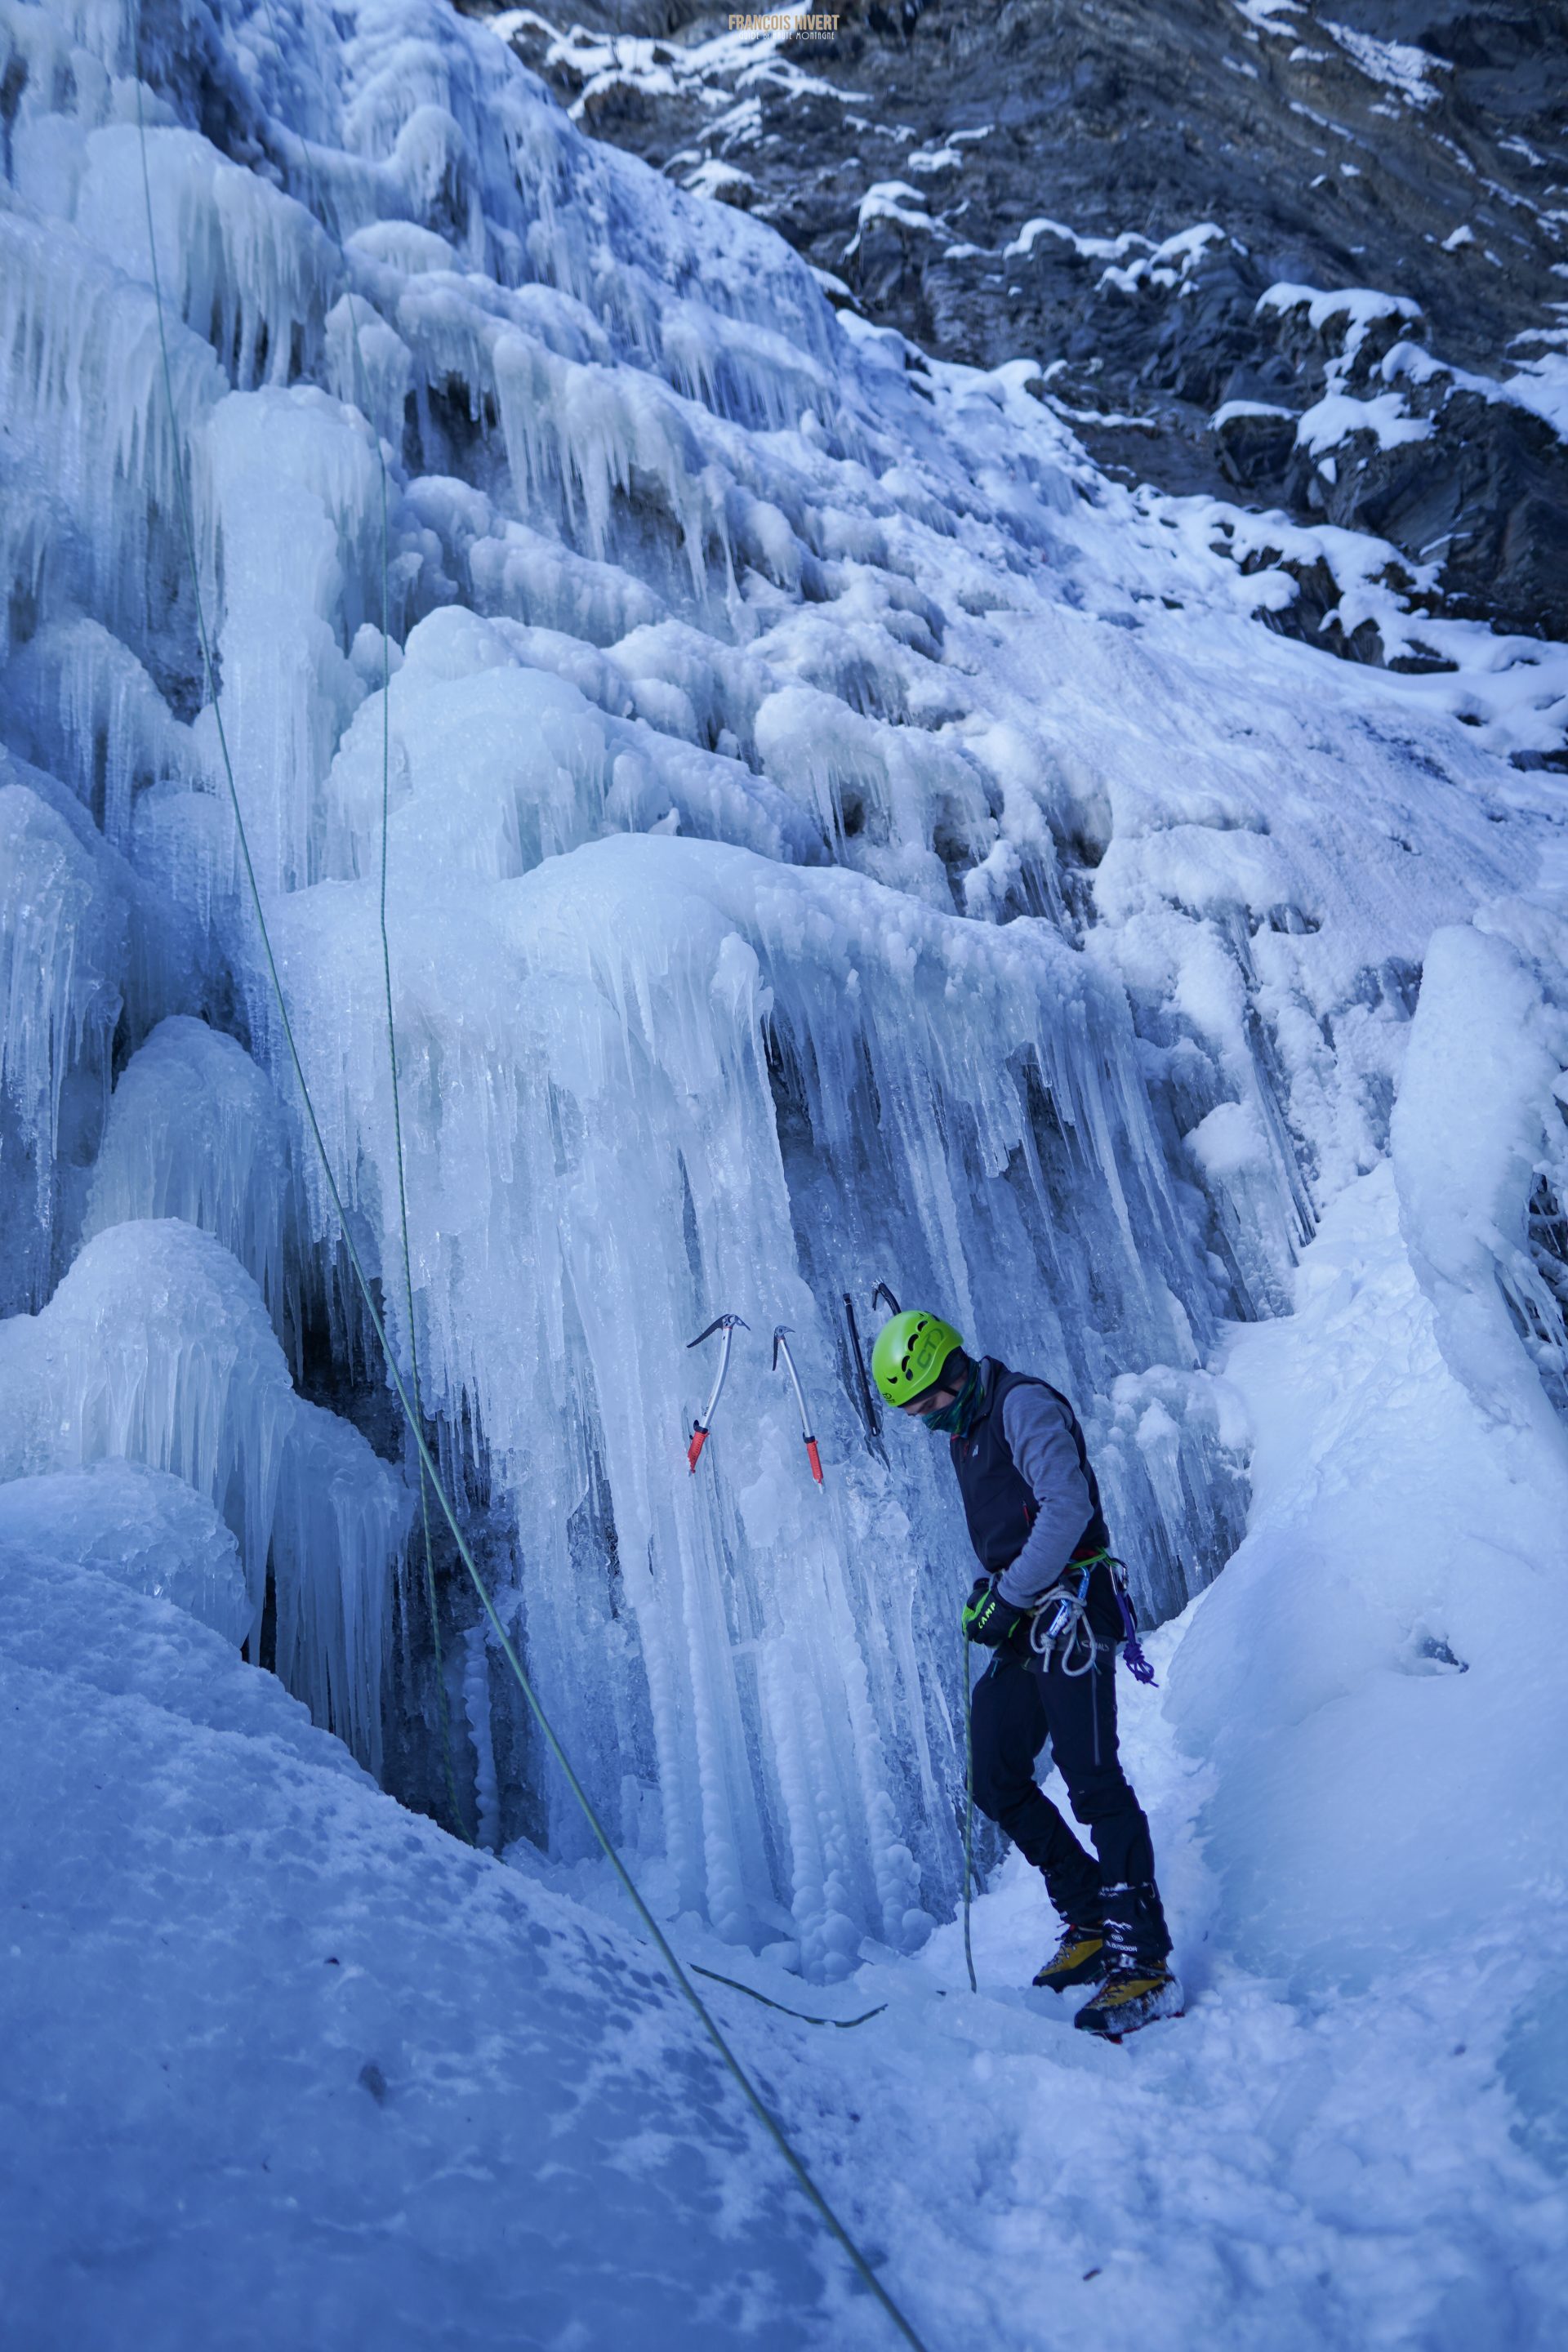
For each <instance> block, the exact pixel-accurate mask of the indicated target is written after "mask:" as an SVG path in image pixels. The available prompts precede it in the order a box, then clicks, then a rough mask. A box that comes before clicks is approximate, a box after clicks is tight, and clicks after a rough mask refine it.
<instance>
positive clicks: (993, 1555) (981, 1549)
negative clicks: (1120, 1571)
mask: <svg viewBox="0 0 1568 2352" xmlns="http://www.w3.org/2000/svg"><path fill="white" fill-rule="evenodd" d="M1020 1387H1029V1388H1037V1389H1044V1390H1045V1391H1046V1392H1047V1395H1049V1396H1053V1397H1055V1399H1056V1401H1057V1402H1058V1404H1059V1405H1060V1407H1061V1409H1062V1411H1063V1412H1064V1413H1065V1414H1066V1415H1067V1423H1068V1429H1069V1430H1070V1431H1071V1432H1072V1441H1073V1444H1075V1445H1076V1446H1077V1448H1078V1458H1079V1467H1080V1468H1081V1470H1082V1472H1083V1475H1084V1479H1085V1482H1086V1483H1087V1485H1088V1487H1089V1502H1090V1504H1091V1505H1092V1507H1093V1508H1092V1515H1091V1517H1090V1518H1089V1525H1088V1526H1087V1527H1086V1528H1085V1529H1084V1531H1083V1533H1082V1535H1081V1536H1080V1537H1079V1539H1078V1542H1077V1543H1076V1544H1075V1545H1074V1547H1073V1558H1074V1559H1084V1558H1087V1557H1088V1556H1089V1554H1090V1553H1092V1552H1097V1551H1109V1550H1110V1534H1109V1532H1108V1531H1107V1528H1106V1525H1105V1518H1104V1515H1103V1513H1102V1512H1101V1510H1100V1488H1099V1486H1098V1485H1097V1484H1096V1481H1095V1475H1094V1472H1093V1471H1092V1470H1091V1469H1090V1467H1089V1453H1088V1449H1087V1448H1086V1446H1085V1444H1084V1442H1083V1432H1082V1430H1081V1429H1080V1428H1079V1424H1078V1415H1077V1413H1075V1412H1074V1411H1073V1409H1072V1407H1071V1405H1070V1404H1068V1401H1067V1399H1066V1397H1065V1396H1063V1394H1062V1392H1061V1391H1060V1390H1059V1389H1054V1388H1052V1386H1051V1384H1050V1382H1049V1381H1042V1380H1037V1378H1036V1377H1035V1375H1034V1374H1033V1373H1032V1372H1010V1371H1009V1370H1007V1367H1006V1365H1005V1364H999V1363H998V1362H997V1361H996V1360H995V1358H994V1357H988V1358H987V1359H986V1360H985V1361H984V1364H983V1365H982V1367H981V1391H980V1398H979V1402H978V1404H977V1405H976V1408H975V1412H974V1418H973V1421H971V1423H970V1424H969V1427H968V1429H967V1431H966V1432H965V1433H964V1434H963V1436H962V1437H954V1438H952V1439H950V1440H949V1444H950V1445H951V1448H952V1466H953V1468H954V1470H955V1471H956V1472H957V1474H958V1491H959V1493H960V1494H961V1495H962V1496H963V1516H964V1517H965V1518H966V1519H967V1520H968V1522H969V1539H970V1541H971V1543H972V1544H973V1546H974V1549H975V1553H976V1555H977V1557H978V1559H979V1561H980V1565H981V1567H982V1568H983V1569H984V1570H986V1572H987V1573H988V1574H989V1575H992V1576H999V1575H1000V1574H1001V1572H1002V1570H1004V1569H1005V1568H1011V1566H1012V1565H1013V1562H1014V1561H1015V1560H1016V1559H1017V1557H1018V1554H1019V1553H1020V1552H1021V1551H1022V1550H1023V1549H1024V1545H1025V1542H1026V1538H1027V1536H1028V1533H1029V1529H1030V1528H1032V1527H1033V1526H1034V1524H1035V1518H1036V1515H1037V1511H1038V1508H1039V1506H1038V1505H1037V1502H1036V1500H1035V1496H1034V1490H1033V1489H1032V1487H1031V1486H1030V1485H1029V1482H1028V1480H1027V1479H1026V1477H1025V1476H1024V1475H1023V1473H1022V1471H1021V1470H1019V1469H1018V1468H1017V1466H1016V1464H1015V1462H1014V1460H1013V1457H1012V1455H1011V1454H1009V1453H1008V1451H1007V1440H1006V1436H1005V1433H1004V1431H1003V1428H1002V1402H1003V1399H1004V1398H1005V1396H1006V1394H1007V1392H1008V1391H1009V1390H1010V1389H1016V1388H1020Z"/></svg>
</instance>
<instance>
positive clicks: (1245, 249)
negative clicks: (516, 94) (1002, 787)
mask: <svg viewBox="0 0 1568 2352" xmlns="http://www.w3.org/2000/svg"><path fill="white" fill-rule="evenodd" d="M584 14H585V15H586V16H589V17H590V19H591V20H592V25H593V26H594V27H595V28H593V29H590V28H588V27H585V26H584V25H583V24H581V23H578V24H575V25H574V26H573V27H572V28H571V29H563V28H560V27H558V26H554V25H552V24H551V23H550V22H548V21H547V20H546V18H545V17H544V16H541V15H539V14H537V13H535V12H533V11H531V10H512V11H510V13H509V14H508V15H507V16H506V17H505V19H504V29H505V31H506V33H507V36H508V37H510V40H511V41H512V43H513V45H514V46H515V47H516V48H517V49H518V51H519V53H520V54H521V56H522V57H523V58H525V59H526V60H527V62H528V63H529V64H530V65H531V66H532V67H533V68H535V70H536V71H538V72H539V73H540V74H542V76H543V78H544V79H546V80H547V81H548V82H549V83H550V84H551V85H552V87H553V88H554V89H555V90H556V91H557V93H558V94H559V96H560V97H561V99H562V100H563V103H564V104H565V105H567V106H569V107H570V108H571V110H572V111H573V112H574V115H575V116H576V117H577V119H578V120H579V121H582V122H583V123H584V125H585V127H587V128H588V129H590V130H592V131H595V133H596V134H597V135H598V136H600V137H602V138H605V139H607V140H612V141H614V142H616V144H618V145H621V146H624V147H627V148H630V149H632V150H634V151H635V152H637V153H639V154H641V155H643V156H645V157H646V158H647V161H648V162H650V163H653V164H654V165H656V166H657V167H658V169H660V170H661V171H664V172H666V173H669V174H670V175H671V176H673V177H675V178H677V179H679V181H681V182H682V183H683V184H685V185H687V186H690V187H696V188H699V189H701V190H704V191H705V192H706V193H708V194H710V195H712V196H713V197H715V198H716V199H718V200H719V201H721V202H726V203H731V204H736V205H743V206H745V207H747V208H749V209H750V210H752V211H753V212H755V213H757V214H759V215H762V216H763V217H765V218H766V219H768V220H771V221H772V222H773V223H774V225H775V226H777V227H778V228H779V230H780V231H781V232H782V234H783V235H784V236H786V237H787V238H788V239H789V240H790V242H791V243H792V244H793V245H795V247H797V248H798V249H799V250H800V251H801V252H802V253H803V254H805V256H806V257H807V258H808V259H809V260H811V261H812V262H813V263H814V264H815V265H816V267H817V268H819V269H821V270H822V271H824V272H825V273H826V274H827V275H828V276H829V277H830V278H833V279H834V280H835V281H837V287H836V289H834V290H835V297H836V299H838V300H840V301H847V302H853V303H854V304H855V305H856V306H857V307H858V309H860V310H862V311H863V312H864V313H865V314H866V315H867V316H868V318H870V319H873V320H876V321H878V322H879V323H881V324H885V325H888V326H889V327H894V328H897V329H898V330H900V331H901V332H902V333H903V334H905V335H906V336H908V337H909V338H910V341H912V342H914V343H915V344H917V345H919V346H920V347H921V350H922V351H924V352H929V353H931V354H932V355H934V356H936V357H939V358H942V359H951V360H963V361H966V362H972V363H973V364H976V365H979V366H982V367H994V366H997V365H999V364H1001V363H1002V362H1006V361H1010V360H1014V359H1016V358H1017V357H1019V356H1020V355H1026V356H1027V357H1029V358H1030V359H1032V360H1033V361H1035V362H1037V391H1038V393H1039V395H1040V397H1042V398H1043V399H1045V400H1047V401H1048V402H1049V403H1050V404H1052V405H1053V406H1055V407H1057V408H1058V410H1059V411H1060V412H1061V413H1063V414H1065V415H1068V417H1069V418H1070V419H1071V421H1072V423H1073V425H1074V426H1075V428H1076V429H1077V430H1078V432H1079V434H1080V436H1081V437H1082V438H1083V440H1084V442H1085V443H1086V445H1087V446H1088V447H1089V449H1090V451H1091V452H1092V454H1093V455H1094V456H1095V457H1096V458H1097V459H1098V460H1099V461H1100V463H1101V464H1102V465H1104V466H1105V467H1108V468H1109V469H1110V470H1111V471H1113V472H1119V473H1121V475H1122V477H1123V478H1132V479H1146V480H1150V481H1152V482H1154V483H1156V484H1158V485H1160V486H1161V487H1163V488H1166V489H1172V490H1176V491H1183V492H1192V493H1199V494H1210V495H1213V496H1215V497H1216V498H1218V499H1222V500H1225V501H1227V502H1230V503H1231V504H1234V505H1237V506H1240V507H1242V508H1246V509H1258V510H1261V511H1265V512H1268V511H1278V512H1279V514H1280V516H1281V518H1282V519H1283V518H1286V517H1288V518H1290V519H1291V520H1293V521H1294V522H1295V523H1296V524H1297V525H1298V526H1307V527H1317V535H1316V536H1312V537H1309V538H1308V539H1307V540H1305V541H1301V542H1300V543H1297V544H1289V543H1287V538H1288V535H1287V534H1286V533H1285V531H1284V530H1282V529H1281V530H1277V531H1276V532H1275V533H1274V534H1273V536H1274V542H1275V543H1274V544H1273V545H1272V546H1271V547H1262V546H1260V545H1259V544H1258V543H1257V540H1256V534H1255V533H1251V534H1247V533H1244V534H1243V536H1244V537H1247V540H1248V546H1249V553H1248V555H1247V562H1249V563H1251V562H1261V561H1263V560H1264V559H1265V558H1266V557H1273V558H1277V557H1278V556H1279V555H1280V554H1281V553H1283V555H1284V557H1285V560H1286V562H1287V564H1288V566H1289V568H1290V570H1291V571H1292V572H1294V574H1295V576H1296V577H1297V579H1298V581H1299V583H1300V593H1298V596H1297V598H1296V600H1295V602H1294V604H1292V605H1290V606H1289V608H1288V609H1287V610H1285V611H1283V612H1281V613H1279V614H1274V615H1272V616H1271V618H1272V619H1273V621H1274V623H1275V625H1279V626H1281V627H1285V628H1288V629H1290V630H1292V631H1295V632H1299V633H1300V634H1303V635H1309V636H1310V637H1312V638H1314V639H1315V640H1317V641H1318V642H1321V643H1325V644H1328V645H1330V646H1332V648H1333V649H1334V650H1335V651H1338V652H1341V653H1343V654H1347V655H1350V656H1352V657H1355V658H1360V659H1363V660H1372V661H1378V660H1384V659H1389V658H1392V659H1394V660H1396V661H1398V662H1399V663H1400V664H1401V665H1402V666H1405V667H1422V666H1431V667H1446V666H1447V663H1446V657H1445V656H1444V655H1443V654H1442V652H1441V651H1440V650H1439V649H1437V648H1436V647H1435V646H1424V645H1423V644H1422V643H1421V641H1420V640H1419V637H1418V636H1416V637H1415V638H1410V637H1406V638H1405V640H1404V641H1402V643H1401V645H1400V646H1399V647H1398V648H1397V649H1395V648H1393V647H1391V646H1389V645H1388V644H1387V643H1385V641H1384V635H1383V633H1382V632H1380V630H1379V628H1378V627H1377V626H1376V625H1375V624H1374V623H1373V622H1371V621H1369V620H1366V619H1358V618H1357V615H1356V612H1355V609H1354V601H1353V599H1352V598H1351V597H1349V596H1348V595H1347V593H1346V588H1347V574H1346V571H1345V567H1344V566H1343V565H1342V564H1341V563H1339V562H1336V561H1335V558H1334V544H1335V543H1334V541H1333V538H1332V535H1331V532H1330V533H1329V534H1328V535H1324V534H1322V532H1321V526H1324V525H1328V526H1331V527H1333V528H1337V529H1341V530H1352V531H1354V532H1357V533H1370V534H1373V535H1374V536H1375V537H1376V538H1377V539H1378V540H1380V541H1386V542H1388V549H1387V553H1386V555H1385V556H1384V558H1383V572H1384V577H1385V578H1386V579H1387V580H1388V581H1389V582H1390V583H1392V584H1393V585H1394V586H1395V587H1397V588H1398V589H1399V590H1400V591H1401V592H1402V593H1403V594H1404V596H1405V600H1406V603H1407V604H1408V606H1409V607H1410V608H1411V609H1412V610H1414V611H1415V613H1417V614H1423V613H1426V614H1443V615H1446V616H1448V617H1450V618H1451V617H1453V616H1456V615H1457V616H1461V617H1468V618H1472V619H1476V620H1479V621H1483V622H1485V623H1487V624H1489V625H1491V626H1492V627H1493V628H1495V629H1496V630H1498V631H1499V632H1500V633H1503V634H1505V635H1526V636H1552V637H1562V636H1568V446H1565V444H1564V441H1563V432H1564V431H1565V430H1568V128H1565V126H1568V42H1565V41H1564V38H1563V25H1562V21H1561V19H1560V18H1558V17H1557V16H1556V14H1555V12H1554V11H1551V10H1547V9H1543V8H1541V7H1539V6H1537V5H1531V0H1301V5H1294V0H1005V5H1001V6H999V7H997V6H982V5H976V0H899V5H883V0H872V5H868V0H838V8H837V34H836V35H835V36H834V37H831V38H829V39H826V40H825V39H819V38H814V39H802V38H796V39H782V38H780V37H776V36H766V35H758V34H755V33H748V32H745V31H741V30H737V31H734V32H731V31H730V30H729V29H728V20H727V18H726V17H725V16H719V15H716V14H713V13H710V12H707V11H701V10H700V9H698V8H696V7H694V6H691V5H687V0H651V5H637V0H619V5H612V6H609V7H605V6H601V7H600V8H598V9H597V10H596V11H595V10H593V9H589V10H587V11H585V12H584ZM1334 296H1338V297H1339V298H1340V299H1337V300H1336V299H1326V298H1331V297H1334ZM1325 550H1326V553H1325ZM1358 563H1359V564H1360V565H1361V567H1362V575H1363V576H1364V563H1365V557H1364V554H1363V556H1362V557H1359V558H1358ZM1355 569H1356V566H1353V565H1352V570H1355ZM1540 756H1542V758H1551V759H1552V760H1553V762H1554V763H1555V760H1556V756H1557V755H1555V754H1553V753H1551V752H1543V753H1542V754H1541V755H1540Z"/></svg>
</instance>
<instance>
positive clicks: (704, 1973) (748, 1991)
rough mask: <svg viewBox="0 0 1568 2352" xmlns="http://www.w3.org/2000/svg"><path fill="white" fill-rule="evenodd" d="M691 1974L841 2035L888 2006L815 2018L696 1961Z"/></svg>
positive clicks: (781, 2012) (804, 2023)
mask: <svg viewBox="0 0 1568 2352" xmlns="http://www.w3.org/2000/svg"><path fill="white" fill-rule="evenodd" d="M691 1973H692V1975H693V1976H694V1977H706V1978H707V1979H708V1981H709V1983H710V1984H721V1985H728V1986H729V1988H730V1990H731V1992H743V1993H744V1994H745V1995H746V1998H747V1999H748V2000H760V2001H761V2002H762V2005H763V2008H764V2009H776V2010H777V2011H778V2013H779V2015H780V2016H781V2017H797V2018H799V2020H800V2021H801V2023H802V2024H803V2025H836V2026H837V2028H838V2030H839V2032H841V2033H847V2032H848V2031H849V2028H850V2027H851V2026H852V2025H869V2024H870V2022H871V2020H872V2019H873V2018H874V2017H880V2016H881V2014H882V2012H883V2011H884V2010H885V2009H886V2008H887V2006H888V2004H887V2002H886V2001H885V2000H883V2001H879V2002H878V2004H877V2006H876V2008H875V2009H868V2010H866V2011H863V2013H862V2014H861V2015H860V2016H859V2017H813V2016H812V2015H811V2013H810V2011H807V2010H804V2009H790V2008H788V2007H786V2005H785V2004H784V2002H783V2001H782V2000H773V1999H772V1998H771V1997H770V1996H769V1995H768V1994H767V1993H765V1992H759V1991H758V1990H757V1989H756V1987H755V1985H749V1984H742V1982H741V1979H740V1978H739V1977H721V1976H720V1974H719V1973H718V1971H717V1969H700V1968H699V1967H698V1965H697V1963H696V1961H695V1960H693V1961H692V1963H691Z"/></svg>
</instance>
